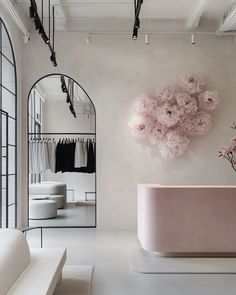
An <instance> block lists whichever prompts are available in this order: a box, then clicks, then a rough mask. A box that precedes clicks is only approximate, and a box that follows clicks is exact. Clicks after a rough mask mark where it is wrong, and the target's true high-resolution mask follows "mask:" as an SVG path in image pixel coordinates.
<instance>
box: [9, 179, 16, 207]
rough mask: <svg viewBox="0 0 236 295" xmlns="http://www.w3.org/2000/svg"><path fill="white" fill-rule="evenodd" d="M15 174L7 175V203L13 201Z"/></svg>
mask: <svg viewBox="0 0 236 295" xmlns="http://www.w3.org/2000/svg"><path fill="white" fill-rule="evenodd" d="M15 196H16V194H15V175H10V176H9V177H8V204H9V205H10V204H12V203H15Z"/></svg>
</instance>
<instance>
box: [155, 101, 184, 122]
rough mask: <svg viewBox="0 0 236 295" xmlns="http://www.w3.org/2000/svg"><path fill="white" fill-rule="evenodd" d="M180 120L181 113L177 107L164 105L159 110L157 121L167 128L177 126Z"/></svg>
mask: <svg viewBox="0 0 236 295" xmlns="http://www.w3.org/2000/svg"><path fill="white" fill-rule="evenodd" d="M179 119H180V111H179V108H178V107H177V106H176V105H173V106H170V105H169V104H164V105H162V106H160V107H159V108H158V109H157V120H158V121H159V122H160V123H161V124H162V125H164V126H166V127H173V126H175V125H176V124H177V123H178V121H179Z"/></svg>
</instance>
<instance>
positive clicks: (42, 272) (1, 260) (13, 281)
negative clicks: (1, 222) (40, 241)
mask: <svg viewBox="0 0 236 295" xmlns="http://www.w3.org/2000/svg"><path fill="white" fill-rule="evenodd" d="M65 260H66V249H64V248H44V249H41V248H35V249H29V246H28V243H27V241H26V239H25V236H24V235H23V233H22V232H20V231H18V230H14V229H1V230H0V295H52V294H53V292H54V289H55V287H56V285H57V283H58V281H59V279H60V277H61V272H62V268H63V266H64V264H65Z"/></svg>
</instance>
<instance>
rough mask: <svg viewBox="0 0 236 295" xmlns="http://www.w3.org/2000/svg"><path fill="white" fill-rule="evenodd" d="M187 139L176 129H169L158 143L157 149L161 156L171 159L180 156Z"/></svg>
mask: <svg viewBox="0 0 236 295" xmlns="http://www.w3.org/2000/svg"><path fill="white" fill-rule="evenodd" d="M188 144H189V139H188V138H187V137H185V136H181V135H180V134H179V133H178V132H176V131H169V132H168V133H167V134H166V136H165V138H164V140H163V141H162V142H161V143H160V145H159V149H160V153H161V155H162V156H163V158H165V159H167V160H172V159H174V158H176V157H179V156H181V155H182V154H183V153H184V151H185V150H186V149H187V147H188Z"/></svg>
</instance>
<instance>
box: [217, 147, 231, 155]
mask: <svg viewBox="0 0 236 295" xmlns="http://www.w3.org/2000/svg"><path fill="white" fill-rule="evenodd" d="M229 153H232V148H231V147H229V146H225V147H223V148H221V149H220V150H219V151H218V157H225V156H226V155H228V154H229Z"/></svg>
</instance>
